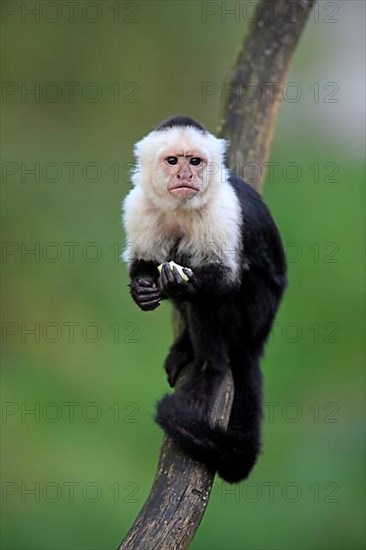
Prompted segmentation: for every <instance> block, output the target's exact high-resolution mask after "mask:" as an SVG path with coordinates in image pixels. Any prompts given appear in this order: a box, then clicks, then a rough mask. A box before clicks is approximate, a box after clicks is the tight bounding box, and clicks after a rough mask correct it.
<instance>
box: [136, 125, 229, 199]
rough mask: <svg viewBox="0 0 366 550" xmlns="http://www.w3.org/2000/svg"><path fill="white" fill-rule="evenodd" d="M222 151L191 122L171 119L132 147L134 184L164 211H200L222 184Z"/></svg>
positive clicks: (221, 142)
mask: <svg viewBox="0 0 366 550" xmlns="http://www.w3.org/2000/svg"><path fill="white" fill-rule="evenodd" d="M225 148H226V142H225V140H223V139H218V138H216V137H215V136H213V135H212V134H210V133H209V132H208V131H207V130H206V128H204V127H203V126H201V125H200V124H199V123H198V122H196V121H195V120H194V119H192V118H189V117H185V116H174V117H171V118H169V119H168V120H166V121H164V122H162V123H161V124H159V126H157V127H156V128H155V129H154V130H153V131H152V132H150V133H149V134H148V135H147V136H146V137H144V138H143V139H142V140H141V141H139V142H138V143H137V144H136V145H135V149H134V152H135V156H136V160H137V165H136V170H135V173H134V176H133V181H134V183H135V185H140V186H141V187H142V188H143V189H144V191H145V193H146V194H147V195H148V196H149V198H150V199H151V200H152V201H153V202H154V204H156V205H157V206H159V207H160V208H162V209H164V210H173V209H175V208H185V209H195V208H201V207H202V206H204V205H205V204H207V202H209V200H210V197H211V196H213V195H214V193H215V189H216V187H217V186H218V185H220V184H221V185H222V181H225V176H223V173H222V172H223V170H225V168H224V155H225Z"/></svg>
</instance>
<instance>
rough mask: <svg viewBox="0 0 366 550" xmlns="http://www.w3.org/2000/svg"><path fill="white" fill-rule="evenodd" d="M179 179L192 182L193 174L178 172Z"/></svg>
mask: <svg viewBox="0 0 366 550" xmlns="http://www.w3.org/2000/svg"><path fill="white" fill-rule="evenodd" d="M177 179H178V180H180V179H184V180H191V179H192V174H191V173H190V172H189V171H188V170H187V171H182V172H178V173H177Z"/></svg>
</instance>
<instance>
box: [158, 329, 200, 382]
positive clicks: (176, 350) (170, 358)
mask: <svg viewBox="0 0 366 550" xmlns="http://www.w3.org/2000/svg"><path fill="white" fill-rule="evenodd" d="M192 359H193V348H192V342H191V339H190V336H189V332H188V330H187V329H184V330H183V332H182V334H180V335H179V336H178V338H177V339H176V340H175V342H174V343H173V344H172V346H171V348H170V351H169V353H168V355H167V358H166V359H165V363H164V369H165V371H166V373H167V375H168V382H169V385H170V386H171V387H172V388H173V387H174V386H175V383H176V381H177V378H178V376H179V375H180V373H181V371H182V369H183V368H184V367H185V366H186V365H187V364H188V363H189V362H190V361H192Z"/></svg>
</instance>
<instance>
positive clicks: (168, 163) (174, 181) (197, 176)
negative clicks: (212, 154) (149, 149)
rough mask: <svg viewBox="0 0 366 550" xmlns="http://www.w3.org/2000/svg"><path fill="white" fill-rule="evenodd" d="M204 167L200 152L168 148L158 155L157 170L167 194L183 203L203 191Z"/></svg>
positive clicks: (191, 149) (204, 158) (205, 161)
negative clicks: (164, 183)
mask: <svg viewBox="0 0 366 550" xmlns="http://www.w3.org/2000/svg"><path fill="white" fill-rule="evenodd" d="M206 167H207V159H206V157H205V156H204V154H203V153H202V152H201V151H195V150H194V148H193V147H192V148H190V149H186V150H184V149H183V148H182V147H179V148H172V147H169V148H168V149H165V150H164V151H163V152H162V154H161V155H160V157H159V160H158V167H157V170H158V173H159V174H161V175H162V176H163V177H162V178H161V179H162V180H163V181H165V182H166V190H167V191H168V193H170V194H171V195H172V196H173V197H176V198H177V199H180V200H183V201H184V200H189V199H192V198H193V197H194V196H195V195H197V193H202V192H203V191H204V187H205V186H204V179H207V178H203V176H204V175H205V172H204V170H205V168H206Z"/></svg>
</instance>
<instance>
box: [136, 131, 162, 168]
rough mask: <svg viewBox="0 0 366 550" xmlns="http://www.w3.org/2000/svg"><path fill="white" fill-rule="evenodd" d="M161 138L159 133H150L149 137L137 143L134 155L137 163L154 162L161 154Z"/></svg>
mask: <svg viewBox="0 0 366 550" xmlns="http://www.w3.org/2000/svg"><path fill="white" fill-rule="evenodd" d="M159 138H160V136H159V134H158V132H155V131H153V132H150V133H149V134H147V136H145V137H143V138H142V139H140V141H138V142H137V143H135V146H134V148H133V153H134V155H135V158H136V160H137V162H139V163H141V162H144V163H145V162H146V161H149V160H154V159H155V158H156V156H157V155H158V153H159V149H160V147H161V144H160V141H161V140H160V139H159Z"/></svg>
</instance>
